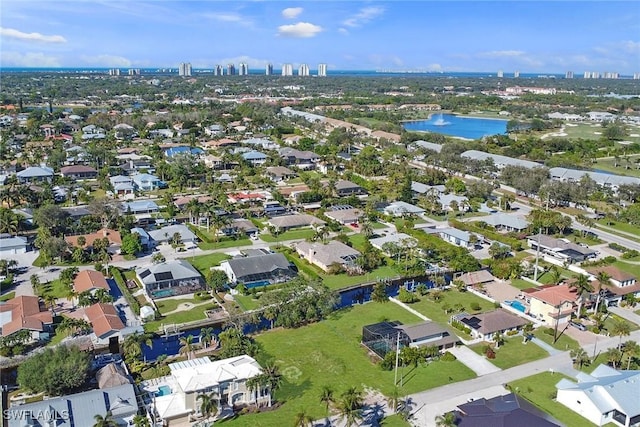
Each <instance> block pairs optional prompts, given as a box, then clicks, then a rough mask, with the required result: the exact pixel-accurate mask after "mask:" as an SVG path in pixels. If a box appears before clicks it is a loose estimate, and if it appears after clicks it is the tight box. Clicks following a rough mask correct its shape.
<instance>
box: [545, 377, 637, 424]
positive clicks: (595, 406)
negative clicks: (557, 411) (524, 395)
mask: <svg viewBox="0 0 640 427" xmlns="http://www.w3.org/2000/svg"><path fill="white" fill-rule="evenodd" d="M576 378H577V380H578V381H577V382H573V381H571V380H568V379H562V380H561V381H560V382H558V384H556V388H557V389H558V394H557V396H556V400H557V401H558V403H561V404H563V405H564V406H566V407H567V408H569V409H571V410H572V411H574V412H576V413H577V414H579V415H581V416H583V417H584V418H586V419H588V420H589V421H591V422H592V423H594V424H595V425H598V426H602V425H605V424H614V425H621V426H625V427H627V426H637V425H638V424H639V423H640V398H639V396H640V371H633V370H631V371H618V370H616V369H613V368H611V367H609V366H607V365H599V366H598V367H597V368H596V369H595V370H594V371H593V372H592V373H591V375H588V374H586V373H583V372H582V373H580V374H578V376H577V377H576Z"/></svg>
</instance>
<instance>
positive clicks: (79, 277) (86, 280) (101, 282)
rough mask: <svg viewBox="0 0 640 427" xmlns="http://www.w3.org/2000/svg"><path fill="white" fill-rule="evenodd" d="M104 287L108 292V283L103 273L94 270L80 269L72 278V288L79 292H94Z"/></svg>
mask: <svg viewBox="0 0 640 427" xmlns="http://www.w3.org/2000/svg"><path fill="white" fill-rule="evenodd" d="M98 289H104V290H105V291H107V292H110V288H109V284H108V283H107V279H105V277H104V274H102V273H100V272H99V271H95V270H82V271H80V272H79V273H78V274H76V277H75V278H74V279H73V290H74V291H76V293H78V294H80V293H82V292H94V291H96V290H98Z"/></svg>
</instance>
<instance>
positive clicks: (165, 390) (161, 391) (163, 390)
mask: <svg viewBox="0 0 640 427" xmlns="http://www.w3.org/2000/svg"><path fill="white" fill-rule="evenodd" d="M168 394H171V387H169V386H168V385H161V386H160V387H158V391H157V392H156V396H166V395H168Z"/></svg>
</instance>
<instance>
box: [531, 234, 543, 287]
mask: <svg viewBox="0 0 640 427" xmlns="http://www.w3.org/2000/svg"><path fill="white" fill-rule="evenodd" d="M540 234H542V227H538V243H537V245H536V267H535V271H534V272H533V281H534V282H537V281H538V259H539V258H540Z"/></svg>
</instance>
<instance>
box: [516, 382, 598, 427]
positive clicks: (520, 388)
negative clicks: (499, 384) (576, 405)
mask: <svg viewBox="0 0 640 427" xmlns="http://www.w3.org/2000/svg"><path fill="white" fill-rule="evenodd" d="M563 378H568V377H565V376H564V375H562V374H558V373H554V374H552V373H550V372H543V373H540V374H537V375H533V376H531V377H527V378H523V379H521V380H518V381H513V382H511V383H509V387H510V389H511V391H513V392H514V393H517V394H519V395H520V396H522V397H524V398H525V399H527V400H528V401H529V402H531V403H533V404H534V405H535V406H536V407H538V408H539V409H541V410H542V411H544V412H546V413H548V414H550V415H551V416H552V417H554V418H556V419H557V420H558V421H560V422H562V423H564V424H565V425H567V426H571V427H573V426H590V425H594V424H592V423H591V422H590V421H589V420H587V419H586V418H583V417H581V416H580V415H578V414H576V413H575V412H573V411H572V410H571V409H569V408H567V407H566V406H564V405H562V404H560V403H558V402H556V401H555V400H554V398H553V397H554V396H555V395H556V387H555V385H556V384H557V383H558V381H560V380H561V379H563ZM569 379H571V378H569Z"/></svg>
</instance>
